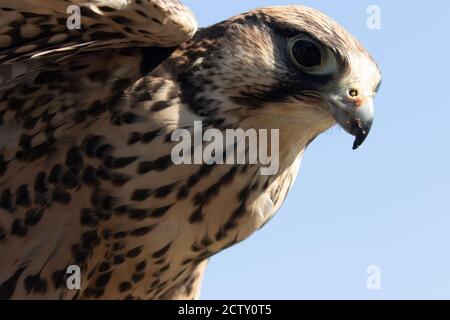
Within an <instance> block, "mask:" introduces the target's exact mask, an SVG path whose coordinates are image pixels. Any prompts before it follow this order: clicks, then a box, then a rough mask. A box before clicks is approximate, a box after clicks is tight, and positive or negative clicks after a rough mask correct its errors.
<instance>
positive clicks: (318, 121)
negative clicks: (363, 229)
mask: <svg viewBox="0 0 450 320" xmlns="http://www.w3.org/2000/svg"><path fill="white" fill-rule="evenodd" d="M188 52H189V55H190V58H191V59H192V62H191V67H190V70H191V75H192V77H190V78H189V79H188V81H189V82H190V83H191V85H193V86H195V85H196V86H201V87H202V90H200V92H208V99H209V101H210V100H211V99H212V98H211V97H216V98H215V99H217V100H220V109H221V111H222V112H227V114H228V115H229V114H230V113H233V112H238V113H239V114H240V117H241V119H242V118H253V119H255V118H258V117H261V116H262V115H265V116H266V120H267V119H268V118H270V120H269V121H273V122H274V127H276V126H278V127H282V128H283V127H285V126H287V127H288V126H290V124H292V125H293V126H294V127H293V128H295V125H297V128H299V124H301V125H302V127H303V128H305V127H308V128H310V130H309V133H308V137H309V138H308V139H309V141H310V140H312V139H314V138H315V137H316V136H317V135H318V134H320V133H321V132H323V131H325V130H326V129H328V128H329V127H331V126H332V125H334V124H335V123H338V124H339V125H340V126H341V127H342V128H343V129H344V130H345V131H347V132H348V133H350V134H352V135H353V136H355V137H356V139H355V142H354V149H356V148H358V147H359V146H360V145H361V144H362V143H363V142H364V140H365V139H366V137H367V135H368V134H369V131H370V129H371V127H372V123H373V116H374V108H373V99H374V96H375V94H376V92H377V90H378V87H379V85H380V81H381V74H380V71H379V68H378V66H377V64H376V62H375V61H374V59H373V58H372V57H371V56H370V54H369V53H368V52H367V51H366V50H365V49H364V47H363V46H362V45H361V44H360V43H359V42H358V41H357V40H356V39H355V38H354V37H353V36H352V35H350V34H349V33H348V32H347V31H346V30H344V28H342V27H341V26H340V25H339V24H337V23H336V22H334V21H333V20H332V19H330V18H329V17H328V16H326V15H324V14H323V13H321V12H319V11H317V10H314V9H310V8H306V7H303V6H287V7H270V8H263V9H257V10H254V11H251V12H248V13H245V14H242V15H239V16H236V17H233V18H231V19H229V20H227V21H224V22H222V23H219V24H217V25H215V26H212V27H210V28H207V29H203V30H201V31H199V32H198V33H197V35H196V36H195V37H194V40H193V41H192V42H191V44H190V47H189V50H188ZM206 79H207V80H206ZM197 91H198V90H197ZM214 91H216V93H217V94H214ZM211 92H213V94H211ZM223 97H226V98H223ZM195 99H196V100H197V101H204V100H205V99H206V95H204V96H203V95H202V93H200V94H197V96H196V97H195ZM213 99H214V98H213ZM194 104H195V103H194ZM197 105H201V103H198V104H197ZM236 106H238V107H236ZM201 108H205V107H204V104H203V105H202V106H201ZM216 109H219V108H213V107H211V108H210V111H213V112H216ZM267 116H268V117H267ZM277 119H278V120H277ZM280 119H284V120H280ZM255 126H256V125H255ZM292 130H294V131H295V129H292ZM309 141H308V142H309Z"/></svg>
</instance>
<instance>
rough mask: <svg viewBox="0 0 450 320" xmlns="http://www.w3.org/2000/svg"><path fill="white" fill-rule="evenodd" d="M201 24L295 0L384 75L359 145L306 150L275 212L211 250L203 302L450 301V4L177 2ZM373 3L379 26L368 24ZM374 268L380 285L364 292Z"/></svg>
mask: <svg viewBox="0 0 450 320" xmlns="http://www.w3.org/2000/svg"><path fill="white" fill-rule="evenodd" d="M183 2H184V3H185V4H187V5H188V6H190V7H191V8H192V9H193V11H194V12H195V14H196V15H197V18H198V20H199V22H200V25H201V26H207V25H210V24H212V23H214V22H218V21H221V20H223V19H226V18H228V17H229V16H232V15H235V14H238V13H241V12H243V11H247V10H248V9H252V8H256V7H262V6H269V5H283V4H303V5H307V6H310V7H314V8H316V9H319V10H321V11H323V12H325V13H327V14H328V15H330V16H331V17H333V18H334V19H335V20H337V21H338V22H340V23H341V24H342V25H343V26H344V27H346V28H347V29H348V30H349V31H350V32H352V33H353V34H354V35H355V36H357V38H359V39H360V41H361V42H362V43H363V44H364V45H365V46H366V47H367V48H368V49H369V51H370V52H371V53H372V54H373V55H374V57H375V58H376V59H377V61H378V62H379V64H380V67H381V69H382V71H383V85H382V88H381V91H380V93H379V95H378V97H377V98H376V122H375V124H374V128H373V131H372V132H371V135H370V137H369V139H368V140H367V142H366V144H365V145H364V146H363V147H362V148H361V149H360V150H358V151H356V152H354V151H352V150H351V145H352V142H353V140H352V138H351V137H350V136H349V135H347V134H346V133H344V132H343V131H342V130H340V129H336V128H333V129H332V130H330V131H329V132H327V133H325V134H323V135H322V136H321V137H320V138H319V139H317V140H316V141H315V142H314V143H313V144H312V145H311V147H310V148H309V149H308V151H307V153H306V156H305V159H304V162H303V165H302V169H301V173H300V176H299V178H298V179H297V183H296V184H295V187H294V189H293V190H292V191H291V193H290V195H289V197H288V199H287V201H286V202H285V204H284V206H283V207H282V209H281V210H280V211H279V212H278V214H277V215H276V217H275V218H274V219H273V220H272V221H271V222H270V223H269V224H268V225H267V226H266V227H265V228H264V229H263V230H261V231H259V232H257V233H256V234H255V235H253V236H252V237H251V238H250V239H248V240H246V241H244V242H243V243H241V244H239V245H237V246H235V247H233V248H231V249H229V250H227V251H225V252H222V253H220V254H218V255H217V256H215V257H213V258H212V260H211V262H210V265H209V268H208V271H207V273H206V280H205V284H204V288H203V294H202V298H203V299H234V298H236V299H349V298H352V299H381V298H385V299H403V298H411V299H417V298H425V299H431V298H436V299H443V298H447V299H449V298H450V248H449V247H450V204H449V201H450V192H449V191H450V148H449V147H450V136H449V133H448V128H449V124H448V122H449V118H450V98H449V97H450V94H449V93H450V80H449V79H450V78H449V76H450V63H449V61H450V60H449V59H450V41H449V33H450V27H449V24H448V20H449V17H450V2H448V1H442V0H440V1H437V0H434V1H433V0H428V1H387V0H371V1H362V0H353V1H350V0H347V1H329V0H328V1H326V0H323V1H299V2H295V0H294V1H293V0H290V1H282V0H245V1H242V0H227V1H199V0H185V1H183ZM371 4H375V5H378V6H379V7H380V8H381V14H382V29H381V30H379V31H370V30H368V29H367V27H366V20H367V14H366V9H367V7H368V6H369V5H371ZM369 265H378V266H380V268H381V271H382V278H381V280H382V282H381V285H382V288H381V290H379V291H370V290H368V289H367V287H366V279H367V274H366V269H367V267H368V266H369Z"/></svg>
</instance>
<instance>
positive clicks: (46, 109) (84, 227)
mask: <svg viewBox="0 0 450 320" xmlns="http://www.w3.org/2000/svg"><path fill="white" fill-rule="evenodd" d="M77 13H79V18H80V19H79V20H80V21H79V22H80V26H79V28H68V26H69V25H70V23H72V24H73V25H76V23H74V22H76V18H77V17H76V14H77ZM74 15H75V16H74ZM70 19H72V20H73V21H69V20H70ZM380 79H381V76H380V71H379V69H378V67H377V65H376V63H375V62H374V60H373V58H372V57H371V56H370V55H369V53H368V52H367V51H366V50H365V49H364V48H363V47H362V46H361V44H359V43H358V42H357V40H356V39H355V38H353V37H352V36H351V35H350V34H349V33H348V32H347V31H345V30H344V29H343V28H342V27H341V26H339V25H338V24H337V23H336V22H334V21H333V20H331V19H330V18H329V17H327V16H325V15H324V14H322V13H320V12H318V11H316V10H313V9H309V8H306V7H302V6H285V7H283V6H279V7H270V8H263V9H257V10H254V11H250V12H248V13H244V14H241V15H238V16H236V17H233V18H230V19H228V20H226V21H224V22H221V23H218V24H216V25H213V26H211V27H209V28H206V29H200V30H198V31H197V24H196V21H195V18H194V16H193V14H192V13H191V11H190V10H189V9H187V8H186V7H184V6H183V5H182V4H180V3H179V2H178V1H177V0H3V1H1V3H0V150H1V153H0V299H182V298H185V299H190V298H197V297H198V295H199V289H200V284H201V278H202V275H203V272H204V268H205V265H206V261H207V259H208V258H209V257H211V256H212V255H214V254H216V253H217V252H219V251H221V250H223V249H225V248H228V247H230V246H232V245H233V244H235V243H237V242H239V241H241V240H243V239H245V238H247V237H248V236H249V235H251V234H252V233H253V232H254V231H256V230H257V229H259V228H260V227H261V226H263V225H264V224H265V223H266V222H267V221H268V220H269V219H270V218H271V217H272V215H273V214H274V213H275V212H276V211H277V210H278V209H279V208H280V206H281V204H282V203H283V201H284V199H285V197H286V195H287V193H288V191H289V189H290V188H291V186H292V183H293V181H294V179H295V177H296V175H297V171H298V167H299V164H300V161H301V158H302V156H303V153H304V151H305V149H306V147H307V146H308V144H309V143H310V142H311V141H313V140H314V138H316V137H317V136H318V135H319V134H321V133H322V132H324V131H326V130H327V129H329V128H330V127H332V126H333V125H334V124H335V123H338V124H339V125H340V126H341V127H343V128H344V129H345V130H346V131H347V132H349V133H350V134H352V135H354V136H355V137H356V140H355V144H354V148H357V147H358V146H360V145H361V144H362V143H363V141H364V140H365V138H366V137H367V135H368V133H369V130H370V128H371V125H372V121H373V97H374V95H375V93H376V92H377V89H378V86H379V83H380ZM195 121H197V122H198V121H201V123H202V126H203V128H204V129H207V128H215V129H218V130H221V131H224V130H226V129H230V128H231V129H236V128H239V129H244V130H245V129H250V128H254V129H279V137H280V138H279V170H278V172H277V173H276V174H275V175H262V174H260V171H259V169H260V168H259V166H260V165H259V164H239V165H238V164H206V163H203V164H185V165H176V164H174V163H173V161H172V157H171V150H172V149H173V148H174V146H175V145H176V143H177V142H175V141H173V139H172V136H171V135H172V133H173V132H174V131H175V130H176V129H181V128H182V129H186V130H192V128H193V126H194V122H195ZM69 266H78V268H79V270H81V273H80V276H81V280H80V287H79V290H74V289H73V288H69V287H68V286H67V281H66V280H67V279H68V277H69V276H70V274H68V273H67V272H68V267H69Z"/></svg>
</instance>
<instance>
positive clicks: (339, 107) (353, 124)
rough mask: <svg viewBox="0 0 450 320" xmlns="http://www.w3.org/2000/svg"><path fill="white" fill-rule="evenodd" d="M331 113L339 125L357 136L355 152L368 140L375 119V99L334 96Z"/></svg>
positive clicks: (354, 144)
mask: <svg viewBox="0 0 450 320" xmlns="http://www.w3.org/2000/svg"><path fill="white" fill-rule="evenodd" d="M330 102H331V104H330V107H331V112H332V114H333V116H334V118H335V120H336V121H337V123H338V124H339V125H340V126H341V127H342V128H343V129H344V130H345V131H347V132H348V133H350V134H351V135H353V136H355V142H354V143H353V150H356V149H358V148H359V147H360V146H361V145H362V144H363V143H364V141H365V140H366V138H367V137H368V135H369V132H370V129H371V128H372V124H373V118H374V107H373V97H358V96H355V97H353V96H349V95H347V94H345V95H333V96H331V98H330Z"/></svg>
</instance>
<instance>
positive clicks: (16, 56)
mask: <svg viewBox="0 0 450 320" xmlns="http://www.w3.org/2000/svg"><path fill="white" fill-rule="evenodd" d="M196 28H197V24H196V20H195V18H194V16H193V14H192V12H191V11H190V10H189V9H188V8H187V7H185V6H183V5H182V4H180V3H179V2H178V0H167V1H162V0H150V1H138V0H131V1H130V0H92V1H86V0H68V1H63V0H9V1H6V3H5V1H4V2H3V3H2V4H1V6H0V90H1V89H2V88H5V87H6V85H8V84H11V82H16V83H17V82H18V80H17V79H18V78H19V76H22V75H24V74H28V73H30V71H33V70H35V69H37V68H40V70H42V69H43V68H45V67H43V66H42V64H43V63H44V64H45V63H47V64H48V63H49V61H51V62H54V61H55V60H56V59H57V58H64V57H67V56H71V55H74V54H77V53H79V52H80V51H98V50H105V49H107V48H114V49H117V48H123V47H145V48H149V47H150V48H151V47H153V49H155V50H153V52H152V50H149V51H147V54H150V55H151V54H152V53H153V55H154V57H153V61H152V63H151V65H152V66H156V65H158V64H159V62H161V60H163V59H164V58H165V56H164V55H161V50H156V48H172V47H176V46H178V45H180V44H181V43H183V42H184V41H185V40H187V39H188V38H190V37H192V35H193V34H194V33H195V31H196ZM163 52H164V51H163ZM149 59H150V58H149ZM20 61H25V62H26V63H23V64H14V62H20ZM19 79H20V78H19Z"/></svg>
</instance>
